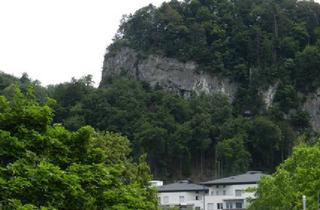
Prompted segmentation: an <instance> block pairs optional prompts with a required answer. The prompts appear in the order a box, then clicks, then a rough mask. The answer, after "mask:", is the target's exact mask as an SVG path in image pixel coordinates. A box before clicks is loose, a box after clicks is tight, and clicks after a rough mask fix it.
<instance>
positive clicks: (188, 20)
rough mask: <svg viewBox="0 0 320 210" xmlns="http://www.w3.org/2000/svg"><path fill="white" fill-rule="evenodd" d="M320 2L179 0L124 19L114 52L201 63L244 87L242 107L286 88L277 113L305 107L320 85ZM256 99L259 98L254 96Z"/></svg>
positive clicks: (254, 107)
mask: <svg viewBox="0 0 320 210" xmlns="http://www.w3.org/2000/svg"><path fill="white" fill-rule="evenodd" d="M319 21H320V5H319V4H318V3H315V2H313V1H297V0H277V1H276V0H184V1H177V0H172V1H170V2H168V3H163V4H162V6H160V7H159V8H156V7H154V6H152V5H149V6H147V7H144V8H142V9H140V10H138V11H137V12H136V13H135V14H133V15H129V16H126V17H124V18H123V20H122V24H121V25H120V28H119V32H118V34H117V35H116V38H115V42H114V43H113V44H112V45H111V46H110V47H109V51H110V52H111V53H112V52H116V50H117V49H119V48H121V47H124V46H127V47H130V48H133V49H136V50H138V51H139V52H141V53H143V54H159V55H163V56H166V57H172V58H177V59H179V60H181V61H195V62H197V63H198V64H199V65H200V70H202V71H206V72H211V73H213V74H216V75H217V74H218V75H222V76H224V77H227V78H229V79H232V80H233V81H236V82H238V83H240V86H241V87H240V89H239V91H238V98H237V101H236V103H237V109H239V111H243V112H244V111H246V110H250V111H252V112H255V113H257V112H259V110H261V108H262V103H261V99H260V98H259V97H258V90H259V89H261V88H262V89H263V88H266V87H268V86H270V85H273V84H275V83H277V84H279V88H278V94H277V97H276V103H277V106H276V108H277V109H280V111H281V112H284V113H287V112H289V110H290V109H299V105H300V103H301V101H302V100H303V98H299V97H298V94H297V93H298V92H303V93H308V92H312V91H315V90H316V89H317V88H318V87H319V86H320V80H319V77H318V72H319V71H318V69H319V64H320V63H319V62H320V53H319V52H320V48H319V47H320V46H319V45H320V42H319V40H320V25H319V23H320V22H319ZM253 96H254V97H253Z"/></svg>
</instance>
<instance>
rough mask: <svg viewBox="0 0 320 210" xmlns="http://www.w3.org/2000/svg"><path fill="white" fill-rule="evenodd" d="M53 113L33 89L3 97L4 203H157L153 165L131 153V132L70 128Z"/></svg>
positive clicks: (0, 176) (0, 190)
mask: <svg viewBox="0 0 320 210" xmlns="http://www.w3.org/2000/svg"><path fill="white" fill-rule="evenodd" d="M49 101H50V100H49ZM52 117H53V114H52V110H51V108H50V107H49V106H48V104H39V103H38V102H36V100H35V99H34V97H33V95H32V94H31V92H30V94H28V95H24V94H22V93H21V91H20V90H19V89H18V88H16V89H15V90H14V93H13V94H12V97H11V98H8V99H7V98H6V97H3V96H1V97H0V197H1V201H0V203H1V205H2V209H26V210H29V209H114V210H120V209H148V210H149V209H156V208H157V207H156V206H157V202H156V197H155V191H154V190H153V189H152V188H150V187H149V184H148V181H149V180H150V179H151V176H150V171H149V168H148V166H147V165H146V163H145V161H144V159H143V158H142V159H141V160H140V161H139V162H138V163H134V162H132V161H130V160H129V159H128V155H129V153H130V151H131V150H130V143H129V141H128V139H127V138H125V137H122V136H120V135H118V134H115V133H110V132H105V133H99V132H96V131H95V130H94V129H93V128H91V127H90V126H86V127H81V128H79V129H78V130H77V131H75V132H70V131H68V130H66V129H65V128H64V127H62V126H61V125H59V124H55V125H54V126H52V125H51V122H52Z"/></svg>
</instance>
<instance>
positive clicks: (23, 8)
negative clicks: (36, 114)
mask: <svg viewBox="0 0 320 210" xmlns="http://www.w3.org/2000/svg"><path fill="white" fill-rule="evenodd" d="M163 1H164V0H0V71H3V72H5V73H9V74H12V75H15V76H18V77H20V76H21V75H22V73H24V72H26V73H27V74H28V75H29V77H31V78H32V79H34V80H35V79H37V80H39V81H40V82H41V84H42V85H48V84H57V83H61V82H66V81H70V80H71V78H72V77H75V78H80V77H82V76H85V75H88V74H91V75H93V79H94V81H95V83H96V85H99V82H100V79H101V71H102V63H103V57H104V54H105V52H106V47H107V46H108V45H109V44H110V43H111V42H112V38H113V37H114V35H115V33H116V32H117V29H118V26H119V23H120V20H121V18H122V15H124V14H130V13H134V12H135V11H136V10H137V9H139V8H141V7H143V6H147V5H148V4H149V3H152V4H154V5H156V6H159V5H160V4H161V3H162V2H163Z"/></svg>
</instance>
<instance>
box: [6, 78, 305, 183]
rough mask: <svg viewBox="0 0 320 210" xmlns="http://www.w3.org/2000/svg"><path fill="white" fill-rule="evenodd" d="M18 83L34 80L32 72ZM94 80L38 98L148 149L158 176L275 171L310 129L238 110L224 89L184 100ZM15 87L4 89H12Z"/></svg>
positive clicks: (74, 125) (76, 122)
mask: <svg viewBox="0 0 320 210" xmlns="http://www.w3.org/2000/svg"><path fill="white" fill-rule="evenodd" d="M3 76H6V75H3ZM23 77H26V76H23ZM0 78H1V76H0ZM15 82H16V84H19V85H20V86H22V87H24V86H26V85H27V84H28V85H32V84H34V82H32V81H31V80H30V79H25V80H21V79H19V80H18V79H16V80H15ZM17 82H18V83H17ZM92 84H93V82H92V79H91V77H90V76H86V77H83V78H81V79H79V80H76V79H73V80H72V81H71V82H68V83H63V84H59V85H54V86H49V87H47V88H46V91H45V92H43V93H44V95H39V97H36V98H38V99H37V100H38V101H41V100H42V99H43V98H46V96H50V97H51V98H53V99H55V104H54V106H53V109H54V113H55V116H54V117H53V122H55V123H61V124H63V126H65V127H66V128H67V129H70V130H72V131H77V130H78V129H79V128H81V127H83V126H85V125H90V126H92V127H94V128H96V129H97V130H100V131H101V132H104V131H106V130H107V131H112V132H117V133H120V134H122V135H124V136H127V137H128V139H129V140H130V142H131V145H132V152H131V153H130V156H131V157H132V158H133V159H138V158H139V157H140V155H143V154H145V153H146V154H147V161H148V163H149V165H150V167H151V171H152V174H153V176H154V177H155V178H159V179H166V180H167V179H179V178H186V177H192V178H194V179H205V178H212V177H214V176H222V175H229V174H236V173H240V172H244V171H246V170H248V169H255V170H263V171H268V172H271V171H273V170H274V168H275V167H276V166H277V165H278V164H279V163H281V162H282V161H283V160H284V159H285V158H286V157H287V156H288V155H289V154H290V153H291V149H292V147H293V145H294V144H295V139H296V137H297V136H298V135H302V134H304V135H306V134H308V132H307V131H308V129H307V127H304V126H300V125H301V124H298V125H296V124H295V122H294V121H293V122H292V121H288V120H282V119H279V118H277V117H275V116H273V114H272V113H266V114H264V115H256V116H251V115H250V116H242V115H239V114H237V112H236V111H235V110H234V106H232V104H231V103H230V102H229V100H228V99H227V98H226V97H225V96H223V95H218V94H216V95H201V96H196V95H194V96H192V97H191V98H189V99H185V98H183V97H180V96H177V95H175V94H174V93H171V92H168V91H165V90H162V89H161V88H160V87H156V88H151V87H150V86H149V85H148V84H145V83H142V82H138V81H133V80H114V81H112V83H110V84H109V86H108V87H104V88H94V87H93V86H92ZM11 86H12V85H9V86H7V87H6V88H4V89H3V90H2V91H3V94H4V95H5V96H7V95H8V94H9V92H10V91H9V90H10V88H11ZM37 88H40V90H42V89H43V88H42V87H37V86H36V87H35V88H34V89H37ZM27 90H28V89H26V93H27ZM22 91H23V90H22ZM38 92H39V90H38ZM39 99H40V100H39ZM299 122H300V121H299ZM305 123H306V124H307V123H308V122H305ZM297 131H299V132H297Z"/></svg>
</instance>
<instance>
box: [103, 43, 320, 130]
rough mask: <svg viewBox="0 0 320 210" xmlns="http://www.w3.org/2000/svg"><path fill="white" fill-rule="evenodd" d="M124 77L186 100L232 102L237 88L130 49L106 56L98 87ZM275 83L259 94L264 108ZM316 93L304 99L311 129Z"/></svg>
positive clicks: (315, 122)
mask: <svg viewBox="0 0 320 210" xmlns="http://www.w3.org/2000/svg"><path fill="white" fill-rule="evenodd" d="M119 77H127V78H132V79H136V80H140V81H144V82H147V83H148V84H150V85H151V86H156V85H159V86H161V87H163V88H165V89H168V90H171V91H174V92H176V93H178V94H180V95H183V96H186V97H188V96H189V95H190V94H191V93H192V92H195V93H197V94H200V93H206V94H210V93H222V94H225V95H226V96H227V97H228V98H229V99H230V100H231V101H232V100H234V99H235V95H236V92H237V88H238V85H237V84H236V83H233V82H231V81H230V80H228V79H226V78H221V77H217V76H215V75H211V74H209V73H205V72H200V71H199V68H198V65H197V64H196V63H194V62H191V61H190V62H186V63H182V62H180V61H178V60H176V59H173V58H166V57H161V56H159V55H148V56H142V55H140V54H139V53H137V52H136V51H135V50H133V49H130V48H122V49H120V50H119V51H117V52H115V53H109V54H106V56H105V60H104V63H103V72H102V80H101V83H100V86H104V85H106V84H107V81H108V79H110V78H119ZM277 88H278V83H276V84H273V85H270V87H269V88H267V89H265V90H261V91H259V95H260V96H261V97H262V99H263V101H264V103H265V106H266V108H267V109H268V108H269V107H271V106H272V103H273V99H274V96H275V93H276V91H277ZM319 107H320V90H319V91H318V92H317V93H315V94H310V95H308V96H307V100H306V102H305V103H304V104H303V109H304V111H306V112H307V113H308V114H309V115H310V119H311V122H310V123H311V125H312V128H313V129H314V130H320V109H319Z"/></svg>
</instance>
